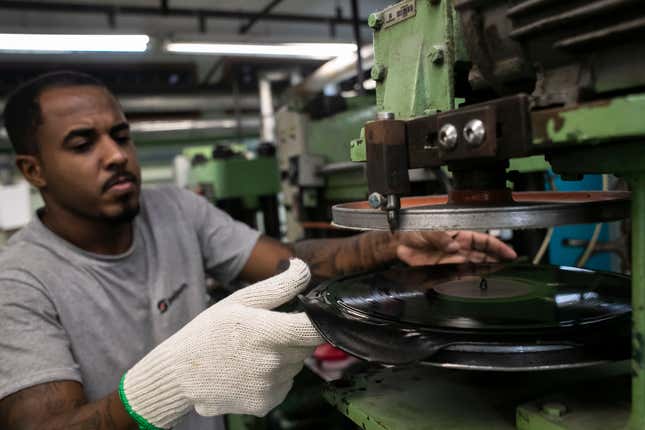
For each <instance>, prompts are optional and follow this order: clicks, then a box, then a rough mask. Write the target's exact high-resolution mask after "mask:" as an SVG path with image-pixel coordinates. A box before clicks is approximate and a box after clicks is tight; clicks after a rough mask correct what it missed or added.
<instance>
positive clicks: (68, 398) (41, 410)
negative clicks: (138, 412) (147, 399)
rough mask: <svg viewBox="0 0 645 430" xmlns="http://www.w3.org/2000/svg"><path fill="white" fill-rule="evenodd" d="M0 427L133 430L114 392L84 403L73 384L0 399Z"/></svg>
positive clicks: (47, 385) (42, 387)
mask: <svg viewBox="0 0 645 430" xmlns="http://www.w3.org/2000/svg"><path fill="white" fill-rule="evenodd" d="M0 428H2V429H5V430H63V429H64V430H103V429H105V430H108V429H109V430H126V429H127V430H130V429H132V430H135V429H137V428H138V427H137V425H136V423H135V422H134V420H132V418H130V415H128V413H127V412H126V411H125V409H124V407H123V404H122V403H121V400H120V399H119V394H118V393H117V392H116V391H115V392H113V393H112V394H109V395H108V396H106V397H104V398H103V399H101V400H98V401H96V402H93V403H87V400H86V398H85V394H84V393H83V386H82V385H81V384H79V383H78V382H74V381H57V382H48V383H45V384H39V385H35V386H33V387H30V388H26V389H24V390H21V391H18V392H17V393H15V394H12V395H10V396H8V397H5V398H4V399H2V400H0Z"/></svg>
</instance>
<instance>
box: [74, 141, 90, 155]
mask: <svg viewBox="0 0 645 430" xmlns="http://www.w3.org/2000/svg"><path fill="white" fill-rule="evenodd" d="M90 147H91V144H90V142H79V143H75V144H74V145H73V146H72V151H74V152H79V153H80V152H87V151H89V149H90Z"/></svg>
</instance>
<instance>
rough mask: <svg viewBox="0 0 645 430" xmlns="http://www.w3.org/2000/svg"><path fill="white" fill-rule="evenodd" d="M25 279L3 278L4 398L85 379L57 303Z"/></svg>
mask: <svg viewBox="0 0 645 430" xmlns="http://www.w3.org/2000/svg"><path fill="white" fill-rule="evenodd" d="M22 278H23V279H20V277H12V276H10V275H7V274H6V273H3V274H2V277H0V399H2V398H4V397H6V396H8V395H10V394H13V393H15V392H17V391H20V390H22V389H24V388H28V387H31V386H33V385H37V384H42V383H45V382H52V381H62V380H72V381H78V382H82V378H81V373H80V370H79V366H78V364H77V363H76V361H75V360H74V357H73V354H72V352H71V349H70V342H69V338H68V336H67V333H66V331H65V329H64V328H63V326H62V325H61V323H60V320H59V318H58V316H57V312H56V309H55V307H54V304H53V303H52V302H51V300H50V299H49V298H48V297H47V295H46V292H45V291H44V290H43V289H42V287H40V286H37V285H35V284H34V283H33V282H28V281H26V280H25V279H24V277H22Z"/></svg>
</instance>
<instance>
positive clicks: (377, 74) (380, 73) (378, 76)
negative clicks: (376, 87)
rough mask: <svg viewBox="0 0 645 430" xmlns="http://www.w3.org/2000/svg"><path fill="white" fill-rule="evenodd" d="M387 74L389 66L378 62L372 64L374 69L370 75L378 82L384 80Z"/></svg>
mask: <svg viewBox="0 0 645 430" xmlns="http://www.w3.org/2000/svg"><path fill="white" fill-rule="evenodd" d="M385 75H387V67H385V66H384V65H382V64H378V63H377V64H374V66H372V71H371V72H370V76H371V77H372V79H374V80H375V81H376V82H381V81H382V80H384V79H385Z"/></svg>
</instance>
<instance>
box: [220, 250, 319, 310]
mask: <svg viewBox="0 0 645 430" xmlns="http://www.w3.org/2000/svg"><path fill="white" fill-rule="evenodd" d="M310 279H311V274H310V273H309V268H308V267H307V264H306V263H305V262H304V261H302V260H299V259H297V258H294V259H291V260H289V267H288V268H287V269H286V270H285V271H284V272H282V273H280V274H278V275H276V276H273V277H271V278H269V279H265V280H264V281H261V282H258V283H255V284H253V285H251V286H248V287H246V288H243V289H241V290H239V291H237V292H235V293H233V294H231V295H230V296H229V297H227V298H226V299H224V300H225V301H227V302H229V303H238V304H241V305H245V306H249V307H253V308H259V309H273V308H275V307H277V306H280V305H282V304H284V303H286V302H288V301H289V300H291V299H293V298H294V297H296V295H297V294H298V293H300V292H301V291H302V290H303V289H304V288H305V287H306V286H307V284H308V283H309V280H310Z"/></svg>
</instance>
